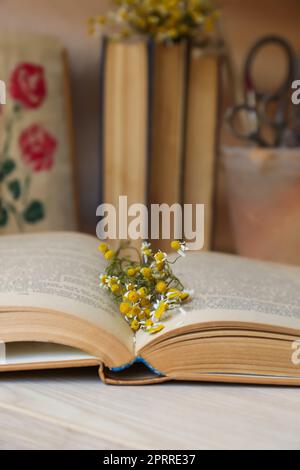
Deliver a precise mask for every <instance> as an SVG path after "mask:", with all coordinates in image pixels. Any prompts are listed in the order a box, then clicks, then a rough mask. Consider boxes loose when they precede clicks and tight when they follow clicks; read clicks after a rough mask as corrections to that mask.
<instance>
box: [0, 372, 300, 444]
mask: <svg viewBox="0 0 300 470" xmlns="http://www.w3.org/2000/svg"><path fill="white" fill-rule="evenodd" d="M0 429H1V431H0V448H1V449H106V450H114V449H239V448H242V449H264V448H267V449H300V389H292V388H283V387H282V388H275V387H254V386H234V385H211V384H195V383H172V384H163V385H155V386H143V387H127V386H126V387H115V386H108V385H104V384H102V383H101V382H100V381H99V379H98V377H97V370H96V369H94V368H89V369H76V370H75V369H73V370H72V369H69V370H65V371H42V372H27V373H25V372H23V373H5V374H1V377H0Z"/></svg>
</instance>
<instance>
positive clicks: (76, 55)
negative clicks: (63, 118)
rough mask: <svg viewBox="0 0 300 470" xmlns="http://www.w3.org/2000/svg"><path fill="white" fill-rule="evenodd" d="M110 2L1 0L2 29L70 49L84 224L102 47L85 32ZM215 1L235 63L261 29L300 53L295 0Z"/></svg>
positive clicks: (90, 193)
mask: <svg viewBox="0 0 300 470" xmlns="http://www.w3.org/2000/svg"><path fill="white" fill-rule="evenodd" d="M108 3H109V2H108V1H104V0H0V28H2V29H16V28H18V29H20V30H23V31H26V30H27V31H38V32H45V33H51V34H55V35H56V36H58V37H59V38H60V39H61V40H62V42H63V44H64V45H65V46H66V48H67V49H68V51H69V53H70V59H71V71H72V92H73V100H74V105H73V107H74V121H75V137H76V161H77V163H78V173H79V188H80V209H81V217H82V222H83V225H84V226H87V225H89V226H91V227H92V228H93V227H94V213H95V207H96V202H97V189H98V175H99V166H98V136H99V129H98V127H99V116H98V103H99V98H98V88H99V87H98V84H99V54H100V46H99V41H97V40H95V39H93V38H90V37H89V36H88V35H87V33H86V20H87V18H88V17H89V16H91V15H94V14H97V13H100V12H102V11H104V9H105V7H106V5H107V4H108ZM219 3H221V4H222V5H223V6H224V30H225V32H226V35H227V38H228V40H229V42H230V44H231V48H232V51H233V55H234V58H235V62H236V63H237V66H238V68H240V67H241V64H242V61H243V57H244V54H245V50H246V49H247V48H248V47H249V46H250V44H251V42H252V41H253V40H254V39H255V37H256V36H258V35H261V34H265V33H271V32H280V33H282V34H285V35H286V36H287V37H289V38H290V39H291V40H292V42H293V44H294V45H295V46H296V47H297V49H298V52H300V36H299V33H298V28H299V18H300V2H299V0H285V1H282V0H219ZM298 36H299V37H298ZM273 74H274V68H273V67H272V64H271V66H270V67H267V69H266V75H267V76H268V77H270V79H271V78H272V76H273Z"/></svg>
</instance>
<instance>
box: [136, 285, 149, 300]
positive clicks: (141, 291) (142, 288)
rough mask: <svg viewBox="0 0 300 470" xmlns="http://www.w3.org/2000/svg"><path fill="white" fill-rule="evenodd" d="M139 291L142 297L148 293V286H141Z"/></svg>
mask: <svg viewBox="0 0 300 470" xmlns="http://www.w3.org/2000/svg"><path fill="white" fill-rule="evenodd" d="M137 292H138V294H139V296H140V297H141V298H142V299H143V298H145V297H146V295H147V294H148V291H147V289H146V287H141V288H140V289H139V290H138V291H137Z"/></svg>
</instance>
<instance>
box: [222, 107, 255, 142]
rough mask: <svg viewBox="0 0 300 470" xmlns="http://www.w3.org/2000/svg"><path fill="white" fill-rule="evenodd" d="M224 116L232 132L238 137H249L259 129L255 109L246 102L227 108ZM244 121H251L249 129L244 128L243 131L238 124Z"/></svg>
mask: <svg viewBox="0 0 300 470" xmlns="http://www.w3.org/2000/svg"><path fill="white" fill-rule="evenodd" d="M225 118H226V121H227V124H228V125H229V126H230V128H231V131H232V133H233V134H234V135H235V136H236V137H238V138H240V139H251V138H252V135H256V134H257V132H258V130H259V126H258V119H257V110H256V108H254V107H253V106H250V105H248V104H239V105H237V106H233V107H232V108H229V109H228V110H227V112H226V115H225ZM245 121H247V125H248V124H249V123H251V130H250V131H247V130H245V132H243V131H240V130H239V129H238V127H237V126H238V124H239V123H240V122H243V123H244V124H245ZM253 124H254V125H253ZM244 127H247V126H244Z"/></svg>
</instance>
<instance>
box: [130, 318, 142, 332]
mask: <svg viewBox="0 0 300 470" xmlns="http://www.w3.org/2000/svg"><path fill="white" fill-rule="evenodd" d="M130 326H131V328H132V329H133V331H137V330H139V329H140V322H139V321H138V320H136V319H135V320H132V322H131V323H130Z"/></svg>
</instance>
